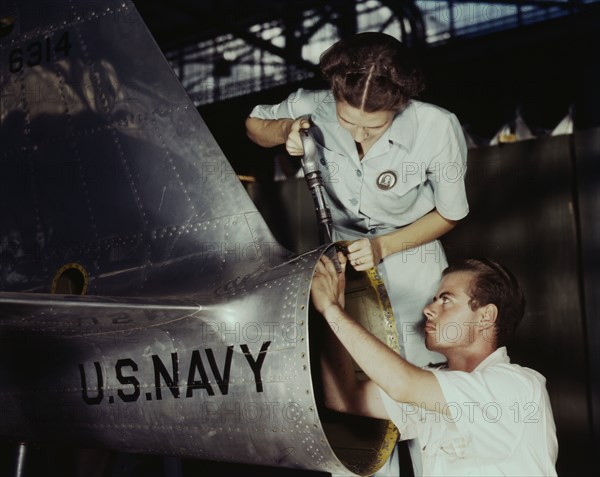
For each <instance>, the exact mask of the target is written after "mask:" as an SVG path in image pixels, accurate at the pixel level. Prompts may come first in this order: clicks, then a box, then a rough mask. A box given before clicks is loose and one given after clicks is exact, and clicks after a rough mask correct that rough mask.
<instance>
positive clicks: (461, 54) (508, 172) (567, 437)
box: [138, 0, 600, 475]
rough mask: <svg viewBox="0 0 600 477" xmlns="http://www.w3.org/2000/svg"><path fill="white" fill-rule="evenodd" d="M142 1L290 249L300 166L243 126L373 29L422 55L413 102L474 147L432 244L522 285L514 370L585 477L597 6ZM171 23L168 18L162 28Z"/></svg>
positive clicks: (596, 403) (299, 200)
mask: <svg viewBox="0 0 600 477" xmlns="http://www.w3.org/2000/svg"><path fill="white" fill-rule="evenodd" d="M138 3H140V5H139V7H140V11H141V14H142V15H143V16H144V17H145V18H146V20H147V21H148V24H149V25H150V28H151V29H152V31H153V32H154V33H155V35H156V38H157V41H158V42H159V44H160V46H161V48H162V49H163V51H165V54H166V57H167V59H168V60H169V62H170V64H171V65H172V66H173V68H174V71H175V72H176V73H177V75H178V77H179V78H180V80H181V81H182V84H183V85H184V87H185V88H186V90H187V91H188V93H189V94H190V96H191V97H192V99H193V100H194V102H195V104H197V106H198V109H199V111H200V112H201V114H202V115H203V117H204V118H205V120H206V121H207V124H208V126H209V128H211V131H212V132H213V134H214V136H215V138H216V139H217V141H218V142H219V144H220V146H221V147H222V148H223V150H224V151H225V154H226V156H227V157H228V158H229V159H230V161H231V163H232V165H233V167H234V169H235V171H236V172H237V173H238V174H239V176H240V177H241V179H242V181H243V182H244V184H245V186H246V189H247V190H248V192H249V194H250V196H251V198H252V199H253V200H254V201H255V203H256V204H257V207H258V208H259V210H260V211H261V213H262V214H263V216H264V217H265V218H266V219H267V222H268V223H269V225H270V227H271V229H272V230H273V232H274V233H275V235H276V236H277V238H278V239H279V240H280V241H281V243H282V244H285V245H286V246H287V247H288V248H289V249H290V250H295V251H302V250H307V249H309V248H311V247H312V246H314V245H316V244H317V241H316V240H317V239H316V236H317V235H316V226H315V223H314V217H313V216H312V214H311V212H310V210H311V207H310V205H311V202H310V195H309V194H308V192H307V191H306V187H305V184H304V181H303V180H302V179H296V178H294V175H295V173H296V172H297V171H298V168H299V164H298V163H294V161H293V160H291V159H289V158H288V157H285V154H282V151H281V149H278V150H275V151H271V150H264V149H261V148H259V147H257V146H255V145H254V144H252V143H250V141H248V140H245V139H244V135H245V133H244V129H243V121H242V120H241V119H242V118H244V117H245V116H246V115H247V114H248V113H249V111H250V110H251V108H252V107H253V106H254V105H255V104H261V103H263V104H264V103H266V104H269V103H273V102H276V101H280V100H282V99H283V98H285V97H286V96H287V94H289V93H290V92H292V91H294V90H295V89H297V88H298V87H304V88H309V89H310V88H311V87H312V88H319V87H323V83H322V82H321V80H320V78H319V74H318V69H317V67H316V65H317V63H318V55H319V54H320V52H321V51H323V50H324V49H325V48H327V47H328V46H329V45H331V44H332V43H333V42H334V41H336V40H337V39H339V38H341V37H344V36H346V35H348V34H352V33H354V32H359V31H368V30H376V31H384V32H387V33H390V34H392V35H395V36H397V37H398V38H402V40H403V41H404V42H406V43H407V44H409V45H411V46H412V47H413V48H415V49H417V50H418V51H419V54H420V57H421V59H422V65H423V68H424V71H425V73H426V80H427V86H426V89H425V91H424V92H423V93H421V96H420V99H422V100H424V101H429V102H432V103H434V104H438V105H440V106H443V107H445V108H447V109H449V110H450V111H452V112H454V113H455V114H456V115H457V116H458V117H459V119H460V121H461V124H462V125H463V128H464V131H465V133H466V136H467V139H468V141H469V146H470V149H469V159H468V168H469V172H468V174H467V183H468V194H469V202H470V206H471V212H470V215H469V216H468V218H467V219H465V220H464V221H463V222H462V223H461V224H460V225H459V226H458V227H457V228H456V229H455V230H454V231H453V232H452V233H450V234H449V235H448V236H447V237H445V238H444V239H443V242H444V244H445V247H446V250H447V252H448V255H449V259H451V258H453V257H461V256H469V255H489V256H493V257H496V258H498V259H499V260H501V261H503V262H504V263H506V264H508V265H509V267H511V268H513V269H514V270H516V271H517V273H518V275H519V276H520V277H523V282H524V286H525V291H526V295H527V296H528V297H529V302H528V312H527V313H528V314H527V317H526V320H524V323H523V325H522V329H521V333H520V341H519V342H518V343H517V345H516V346H515V348H516V349H514V350H513V354H514V355H515V361H516V362H523V363H528V364H529V365H530V366H531V367H533V368H535V369H540V370H543V371H542V373H543V374H545V375H546V376H547V377H548V386H549V389H550V394H551V398H552V400H553V406H554V412H555V418H556V420H557V425H558V432H559V443H560V455H559V462H558V469H559V475H560V474H575V473H579V472H583V473H585V472H587V471H589V469H591V468H592V467H593V464H592V462H590V460H589V455H590V452H591V451H592V449H594V448H597V446H598V441H597V439H598V436H599V434H600V427H599V425H600V383H599V379H598V376H600V352H599V351H598V350H599V348H600V346H599V345H600V325H599V324H598V323H599V322H600V308H599V304H598V300H597V298H595V296H594V295H596V293H595V292H594V291H593V290H595V289H597V286H598V278H597V273H598V272H597V271H598V267H599V266H600V263H599V261H598V249H597V245H596V244H597V243H599V240H598V239H599V237H598V233H599V230H598V227H597V225H596V222H597V220H596V219H595V218H594V217H597V213H598V200H599V196H598V190H599V188H600V183H599V182H598V180H599V176H598V165H597V160H598V156H599V151H598V144H599V134H600V133H599V132H598V129H595V128H597V127H598V126H600V113H599V112H598V111H599V110H598V106H599V104H600V98H599V94H600V93H599V92H598V88H597V85H598V84H600V62H599V61H598V60H597V59H596V58H593V55H589V54H585V53H584V54H582V55H580V54H576V52H579V53H581V52H585V51H595V50H596V47H598V45H599V40H598V35H597V33H596V29H597V25H598V21H599V20H600V9H599V8H600V5H598V4H597V3H598V2H573V1H558V2H548V1H529V2H516V1H515V2H512V1H505V2H491V1H490V2H487V1H486V2H463V1H416V2H398V1H386V0H380V1H379V0H356V1H344V0H341V1H328V2H318V1H315V2H311V1H286V2H281V3H274V2H243V4H242V2H219V3H220V6H219V7H218V8H217V9H216V10H211V7H208V6H202V7H200V6H197V5H194V2H182V1H180V2H176V3H175V4H171V5H175V6H174V8H173V9H172V11H170V12H162V13H163V14H164V13H166V14H167V16H166V17H165V16H164V15H157V12H159V11H160V10H159V9H157V10H154V9H153V7H154V8H156V5H152V4H149V5H143V4H146V3H147V2H138ZM204 9H206V10H204ZM234 11H235V14H234V13H233V12H234ZM168 15H173V16H174V17H176V18H177V20H176V21H175V24H176V26H175V27H171V28H170V29H169V27H170V26H171V25H170V21H169V20H165V18H167V19H168V18H169V17H168ZM157 19H160V20H159V21H158V22H156V20H157ZM207 19H209V20H208V24H206V22H207ZM155 22H156V23H155ZM565 127H566V129H565ZM234 138H235V139H234ZM274 162H278V166H277V167H275V166H274ZM276 179H283V180H276ZM274 198H276V199H277V200H273V199H274ZM301 204H304V205H301ZM307 211H308V212H307ZM594 436H595V437H594Z"/></svg>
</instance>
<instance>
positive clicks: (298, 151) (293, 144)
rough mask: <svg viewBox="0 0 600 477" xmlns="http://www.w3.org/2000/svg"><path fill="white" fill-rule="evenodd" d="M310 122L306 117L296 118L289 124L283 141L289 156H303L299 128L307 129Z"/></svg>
mask: <svg viewBox="0 0 600 477" xmlns="http://www.w3.org/2000/svg"><path fill="white" fill-rule="evenodd" d="M309 127H310V122H309V121H308V119H307V118H298V119H296V120H295V121H294V122H292V123H291V124H290V129H289V133H288V134H287V139H286V141H285V149H286V150H287V152H288V154H289V155H290V156H303V155H304V148H303V147H302V138H301V137H300V130H301V129H308V128H309Z"/></svg>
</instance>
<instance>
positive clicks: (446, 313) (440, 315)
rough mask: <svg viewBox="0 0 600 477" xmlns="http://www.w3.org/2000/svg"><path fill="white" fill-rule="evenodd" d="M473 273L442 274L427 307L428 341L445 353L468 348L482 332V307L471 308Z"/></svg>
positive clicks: (428, 343)
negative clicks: (470, 292) (480, 325)
mask: <svg viewBox="0 0 600 477" xmlns="http://www.w3.org/2000/svg"><path fill="white" fill-rule="evenodd" d="M472 279H473V274H472V273H470V272H457V273H450V274H448V275H446V276H445V277H443V278H442V281H441V283H440V286H439V288H438V291H437V294H436V296H435V297H434V299H433V301H432V302H431V303H430V304H429V305H427V306H426V307H425V309H424V310H423V313H424V314H425V317H426V323H425V344H426V346H427V348H428V349H430V350H434V351H439V352H441V353H443V352H444V350H448V349H458V348H467V347H468V346H469V345H470V344H472V343H473V341H474V338H475V337H476V334H477V333H478V332H479V327H478V324H479V318H480V316H481V309H477V310H475V311H473V310H471V306H470V305H469V301H470V300H471V297H470V296H469V294H468V293H469V287H470V284H471V280H472Z"/></svg>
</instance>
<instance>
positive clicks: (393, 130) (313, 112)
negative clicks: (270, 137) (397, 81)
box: [250, 89, 469, 236]
mask: <svg viewBox="0 0 600 477" xmlns="http://www.w3.org/2000/svg"><path fill="white" fill-rule="evenodd" d="M250 116H252V117H255V118H260V119H281V118H291V119H297V118H299V117H301V116H310V119H311V121H312V123H313V125H314V126H315V127H314V128H313V130H314V131H313V135H314V136H315V140H316V142H317V145H318V147H319V152H320V157H319V159H320V167H321V170H322V173H323V177H324V180H325V183H326V190H327V195H328V197H327V201H328V205H329V207H330V209H331V212H332V217H333V223H334V229H336V230H338V231H340V232H342V233H343V234H350V235H354V236H361V235H363V234H367V233H369V234H370V235H371V236H376V235H381V234H383V233H388V232H390V231H392V230H393V229H394V228H398V227H402V226H405V225H408V224H410V223H412V222H414V221H415V220H417V219H419V218H421V217H423V216H424V215H426V214H427V213H428V212H430V211H431V210H433V209H437V211H438V212H439V213H440V214H441V215H442V216H443V217H445V218H447V219H449V220H459V219H462V218H463V217H465V216H466V215H467V213H468V211H469V207H468V203H467V197H466V193H465V185H464V176H465V173H466V166H467V147H466V143H465V140H464V136H463V133H462V128H461V126H460V124H459V122H458V120H457V118H456V116H455V115H454V114H452V113H450V112H448V111H446V110H445V109H443V108H440V107H437V106H434V105H432V104H428V103H423V102H420V101H414V100H413V101H411V102H410V104H409V105H408V107H407V108H406V109H404V110H403V111H402V112H401V113H399V114H397V115H396V117H395V118H394V120H393V122H392V124H391V126H390V127H389V128H388V129H387V130H386V131H385V132H384V133H383V135H382V136H381V137H380V138H379V139H378V140H377V142H376V143H375V144H373V146H372V147H371V148H370V149H369V150H368V152H367V154H366V155H365V156H364V157H363V159H362V160H360V159H359V156H358V151H357V149H356V145H355V143H354V139H353V138H352V135H351V134H350V133H349V132H348V131H347V130H346V129H344V128H343V127H342V126H341V125H340V123H339V122H338V119H337V114H336V108H335V99H334V98H333V95H332V94H331V92H329V91H325V90H319V91H307V90H303V89H299V90H298V91H297V92H295V93H293V94H291V95H290V96H289V97H288V98H287V99H286V100H285V101H283V102H281V103H279V104H275V105H259V106H256V107H255V108H254V109H253V110H252V112H251V114H250ZM390 185H391V187H390Z"/></svg>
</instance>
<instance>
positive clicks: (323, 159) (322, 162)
mask: <svg viewBox="0 0 600 477" xmlns="http://www.w3.org/2000/svg"><path fill="white" fill-rule="evenodd" d="M320 162H321V164H323V165H324V166H326V165H327V161H326V160H325V158H324V157H322V158H321V160H320Z"/></svg>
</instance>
